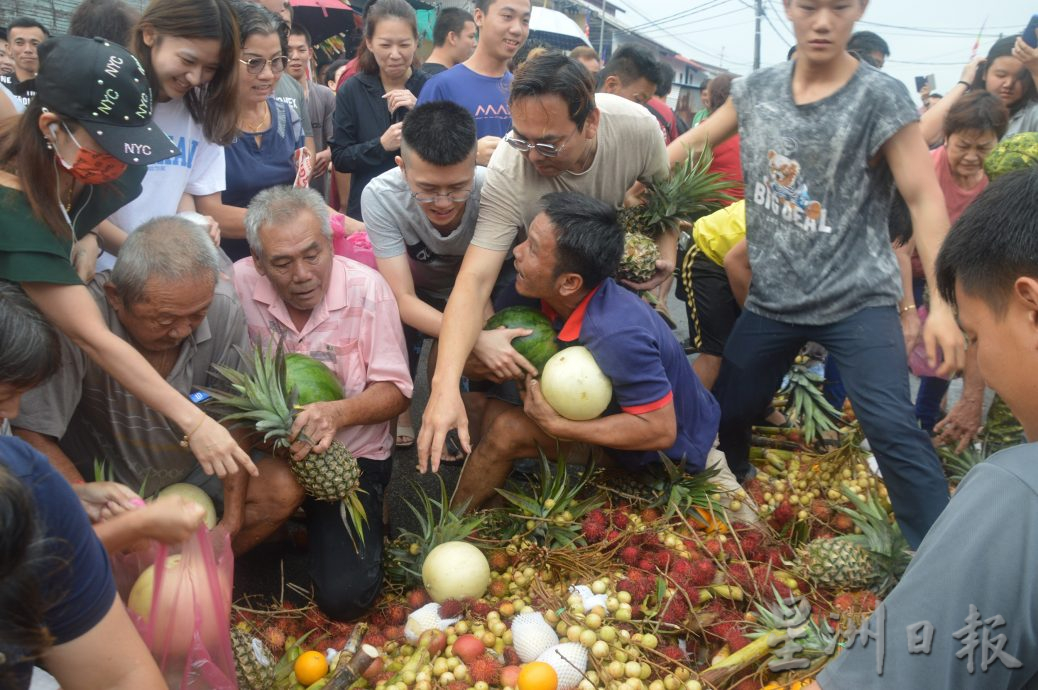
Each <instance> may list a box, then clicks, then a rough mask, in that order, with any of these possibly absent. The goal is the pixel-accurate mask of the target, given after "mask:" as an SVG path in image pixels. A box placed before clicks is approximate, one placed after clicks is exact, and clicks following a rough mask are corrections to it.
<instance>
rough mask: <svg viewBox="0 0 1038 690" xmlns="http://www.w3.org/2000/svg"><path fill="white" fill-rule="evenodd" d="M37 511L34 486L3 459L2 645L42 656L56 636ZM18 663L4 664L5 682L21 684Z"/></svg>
mask: <svg viewBox="0 0 1038 690" xmlns="http://www.w3.org/2000/svg"><path fill="white" fill-rule="evenodd" d="M36 515H37V512H36V502H35V501H34V500H33V497H32V494H31V493H30V491H29V488H28V487H27V486H26V485H25V484H23V483H22V482H21V480H19V478H18V477H16V476H15V475H14V474H12V473H11V472H10V471H9V470H8V469H7V466H6V465H5V464H3V463H2V462H0V525H3V526H4V528H3V529H2V530H0V583H2V585H0V620H2V621H3V622H4V624H3V625H2V626H0V646H3V647H5V648H8V649H10V648H14V649H17V650H19V652H21V653H22V654H24V656H25V657H28V658H29V659H37V658H39V657H40V656H41V655H42V654H43V652H44V651H46V649H47V648H48V647H50V646H51V644H53V641H54V640H53V638H51V636H50V633H49V632H48V631H47V627H46V624H45V623H44V613H45V611H46V609H47V606H46V602H45V601H44V598H43V592H42V587H41V584H42V582H41V580H40V578H39V574H40V573H39V571H40V568H39V567H38V565H39V564H40V561H41V560H42V559H44V558H45V557H44V555H43V548H42V546H43V542H42V540H41V539H40V537H39V534H38V530H37V527H36V525H37V521H36ZM34 565H35V566H37V567H34ZM12 661H14V659H12ZM18 661H21V659H18ZM16 668H17V666H16V665H14V664H10V663H6V664H0V687H4V688H7V687H20V685H19V683H18V680H19V679H18V678H17V677H14V675H15V669H16Z"/></svg>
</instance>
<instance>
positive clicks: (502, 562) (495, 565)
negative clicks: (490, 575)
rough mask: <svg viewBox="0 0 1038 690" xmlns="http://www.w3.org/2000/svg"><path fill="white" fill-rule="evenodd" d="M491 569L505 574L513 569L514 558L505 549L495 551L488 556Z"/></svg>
mask: <svg viewBox="0 0 1038 690" xmlns="http://www.w3.org/2000/svg"><path fill="white" fill-rule="evenodd" d="M487 563H489V564H490V569H491V570H493V571H494V572H496V573H503V572H505V571H506V570H508V569H509V568H510V567H512V557H511V556H510V555H508V552H507V551H505V550H504V549H494V550H493V551H491V552H490V555H489V556H487Z"/></svg>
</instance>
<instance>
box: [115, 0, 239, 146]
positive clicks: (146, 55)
mask: <svg viewBox="0 0 1038 690" xmlns="http://www.w3.org/2000/svg"><path fill="white" fill-rule="evenodd" d="M249 4H251V3H249ZM235 7H236V5H232V4H231V3H230V2H228V0H151V2H150V3H148V6H147V7H146V8H145V9H144V14H142V15H141V19H140V22H138V24H137V28H136V29H135V30H134V33H133V41H132V42H131V44H130V49H131V50H132V51H133V54H134V55H136V56H137V59H138V60H140V61H141V65H143V67H144V71H145V72H146V73H147V74H148V80H149V81H150V82H151V90H152V92H156V93H157V92H158V86H159V85H158V80H157V77H156V75H155V68H154V67H153V66H152V62H151V51H152V48H150V47H148V45H147V44H146V43H145V42H144V31H145V30H146V29H151V30H153V31H155V33H156V34H157V36H156V41H161V40H162V39H163V37H165V36H174V37H177V38H201V39H215V40H217V41H219V43H220V61H219V66H218V67H217V70H216V73H215V74H214V75H213V78H212V79H211V80H210V81H209V83H208V84H206V85H204V86H201V87H199V88H195V89H191V90H190V91H188V92H187V95H185V96H184V103H185V104H186V105H187V110H188V112H189V113H191V117H192V118H194V120H195V121H196V122H198V123H200V124H201V125H202V133H203V134H205V138H206V139H208V140H209V141H212V142H214V143H217V144H220V145H221V146H227V145H228V144H230V143H231V142H232V141H233V140H234V138H235V137H236V136H237V135H238V58H239V56H240V54H241V51H240V47H239V43H238V41H239V36H238V20H237V17H236V14H235ZM157 45H158V43H156V46H157Z"/></svg>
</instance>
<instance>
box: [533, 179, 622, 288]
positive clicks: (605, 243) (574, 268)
mask: <svg viewBox="0 0 1038 690" xmlns="http://www.w3.org/2000/svg"><path fill="white" fill-rule="evenodd" d="M541 208H542V209H544V213H545V214H546V215H547V216H548V219H549V220H550V221H551V224H552V225H553V226H555V246H556V249H555V276H556V277H558V276H560V275H562V274H563V273H576V274H578V275H579V276H580V277H581V279H583V281H584V287H585V288H587V289H591V288H593V287H595V286H596V285H598V284H599V283H601V282H602V281H603V280H605V279H606V278H608V277H609V276H611V275H613V274H614V273H616V270H617V269H618V268H619V267H620V257H621V256H622V255H623V251H624V232H623V230H622V229H621V228H620V223H619V222H618V221H617V217H616V209H614V208H613V207H612V206H610V205H609V204H607V203H605V202H604V201H599V200H598V199H595V198H592V197H589V196H586V195H584V194H578V193H577V192H552V193H551V194H545V195H544V196H543V197H541Z"/></svg>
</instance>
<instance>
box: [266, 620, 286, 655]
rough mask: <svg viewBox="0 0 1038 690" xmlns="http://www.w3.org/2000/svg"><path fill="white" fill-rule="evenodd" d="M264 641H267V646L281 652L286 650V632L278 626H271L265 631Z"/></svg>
mask: <svg viewBox="0 0 1038 690" xmlns="http://www.w3.org/2000/svg"><path fill="white" fill-rule="evenodd" d="M263 639H264V640H266V641H267V644H268V645H269V646H270V647H271V648H273V649H275V650H277V651H279V652H281V651H284V649H285V639H286V637H285V631H284V630H282V629H281V628H279V627H277V626H273V625H272V626H270V627H268V628H267V629H266V630H264V631H263Z"/></svg>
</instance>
